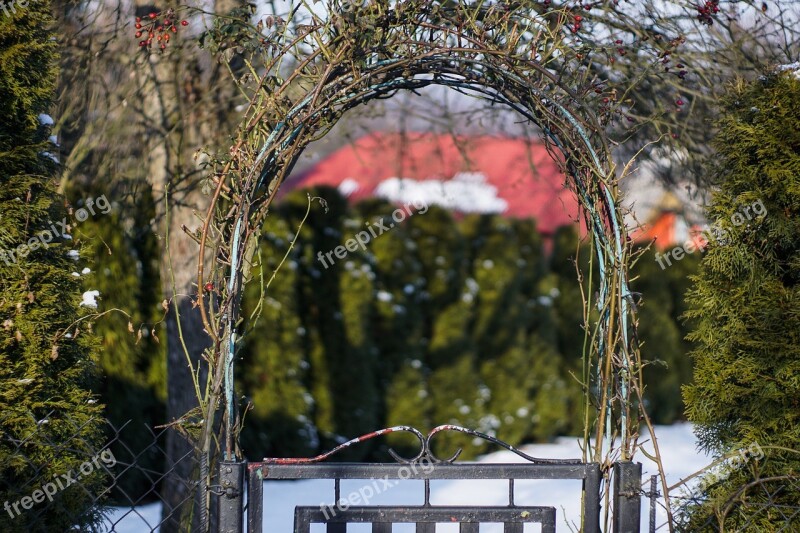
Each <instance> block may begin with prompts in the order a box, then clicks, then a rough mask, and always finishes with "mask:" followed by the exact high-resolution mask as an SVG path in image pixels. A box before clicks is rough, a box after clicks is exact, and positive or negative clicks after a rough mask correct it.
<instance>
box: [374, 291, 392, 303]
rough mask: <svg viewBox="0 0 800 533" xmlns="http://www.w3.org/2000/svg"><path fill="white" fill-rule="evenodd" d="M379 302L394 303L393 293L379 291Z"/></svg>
mask: <svg viewBox="0 0 800 533" xmlns="http://www.w3.org/2000/svg"><path fill="white" fill-rule="evenodd" d="M377 296H378V300H380V301H381V302H391V301H392V293H390V292H386V291H378V294H377Z"/></svg>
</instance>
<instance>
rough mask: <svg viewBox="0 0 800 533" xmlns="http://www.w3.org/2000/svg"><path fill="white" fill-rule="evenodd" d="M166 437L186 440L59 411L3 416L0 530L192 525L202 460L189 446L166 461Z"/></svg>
mask: <svg viewBox="0 0 800 533" xmlns="http://www.w3.org/2000/svg"><path fill="white" fill-rule="evenodd" d="M170 433H173V434H172V435H170ZM169 438H178V439H183V437H181V436H180V435H179V434H177V432H175V431H174V430H173V429H169V428H166V429H153V428H150V427H148V426H146V425H140V424H133V423H131V422H128V423H125V424H123V425H120V426H119V427H116V426H115V425H113V424H112V423H111V422H109V421H108V420H104V419H95V418H88V419H86V420H80V421H79V420H75V419H72V418H70V417H68V416H65V415H63V414H60V413H58V412H56V411H51V412H48V413H47V414H46V415H45V416H38V417H37V416H35V415H34V414H33V413H23V414H20V413H13V414H10V413H4V414H3V415H0V505H2V506H3V508H2V509H0V531H2V532H3V533H16V532H25V533H32V532H40V531H41V532H48V533H50V532H53V531H92V532H94V531H97V532H108V533H110V532H115V533H129V532H136V533H140V532H147V531H151V532H155V531H161V532H166V531H188V530H190V529H191V526H190V524H191V521H192V519H193V516H192V515H193V511H194V510H195V505H194V500H195V498H196V494H197V487H198V481H197V479H198V475H197V472H199V468H198V467H199V462H198V460H197V458H196V456H195V454H194V452H193V450H192V448H191V447H189V446H188V445H186V446H184V447H183V448H185V449H186V453H185V454H182V455H181V456H179V458H178V460H172V461H171V460H170V458H169V457H168V454H167V452H166V446H167V442H168V439H169ZM186 472H192V473H193V474H192V475H191V476H190V477H189V479H188V480H187V476H186V475H185V473H186ZM194 514H196V513H194Z"/></svg>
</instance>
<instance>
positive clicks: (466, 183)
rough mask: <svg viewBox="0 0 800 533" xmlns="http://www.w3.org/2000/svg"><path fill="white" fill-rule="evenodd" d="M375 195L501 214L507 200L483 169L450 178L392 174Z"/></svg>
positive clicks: (506, 205) (391, 199) (409, 201)
mask: <svg viewBox="0 0 800 533" xmlns="http://www.w3.org/2000/svg"><path fill="white" fill-rule="evenodd" d="M375 196H377V197H379V198H385V199H387V200H389V201H390V202H395V203H403V204H406V203H413V204H415V205H417V204H419V203H422V204H423V205H432V204H435V205H439V206H441V207H444V208H445V209H453V210H456V211H460V212H462V213H502V212H503V211H505V210H506V209H507V208H508V202H506V201H505V200H504V199H503V198H500V197H499V196H498V195H497V187H495V186H494V185H492V184H491V183H489V182H488V180H487V177H486V175H485V174H483V173H481V172H459V173H458V174H456V175H455V176H454V177H453V178H452V179H450V180H445V181H442V180H436V179H429V180H423V181H417V180H414V179H411V178H398V177H391V178H387V179H385V180H383V181H382V182H381V183H380V184H379V185H378V187H377V188H376V189H375Z"/></svg>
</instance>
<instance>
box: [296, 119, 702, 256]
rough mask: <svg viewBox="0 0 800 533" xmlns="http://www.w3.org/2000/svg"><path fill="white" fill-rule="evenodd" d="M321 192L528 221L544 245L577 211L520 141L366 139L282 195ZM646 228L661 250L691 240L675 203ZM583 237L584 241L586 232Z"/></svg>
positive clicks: (667, 200)
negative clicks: (320, 189)
mask: <svg viewBox="0 0 800 533" xmlns="http://www.w3.org/2000/svg"><path fill="white" fill-rule="evenodd" d="M319 185H325V186H329V187H335V188H337V189H338V190H339V191H340V192H341V193H342V194H343V195H344V196H346V197H347V198H348V199H350V200H351V201H353V202H356V201H359V200H363V199H366V198H383V199H386V200H388V201H390V202H392V203H394V204H397V205H403V204H406V203H412V202H424V203H425V204H427V205H439V206H441V207H444V208H446V209H448V210H450V211H452V212H454V213H456V214H457V215H458V214H469V213H484V214H492V213H495V214H501V215H503V216H507V217H514V218H533V219H535V220H536V223H537V227H538V229H539V232H540V233H541V234H542V235H543V236H544V237H545V239H546V240H549V238H550V237H551V236H552V235H553V234H554V232H555V230H556V229H558V228H559V227H561V226H574V225H575V224H577V221H578V213H579V206H578V201H577V199H576V198H575V195H574V194H573V192H572V191H571V190H569V189H568V188H567V186H566V183H565V180H564V175H563V174H562V173H561V170H560V169H559V166H558V164H557V162H556V161H554V160H553V158H552V156H551V155H550V153H548V151H547V148H546V147H545V145H544V144H542V143H540V142H538V141H535V140H531V139H525V138H503V137H493V136H458V135H450V134H436V133H415V132H406V133H402V134H401V133H371V134H368V135H365V136H363V137H361V138H359V139H358V140H356V141H355V142H353V143H351V144H349V145H347V146H344V147H343V148H340V149H338V150H336V151H334V152H333V153H331V154H330V155H328V156H327V157H325V158H323V159H321V160H320V161H317V162H316V163H315V164H314V165H312V166H311V167H309V168H306V169H305V170H303V171H302V172H299V173H297V174H295V175H293V176H292V177H291V178H290V179H289V180H288V181H287V182H286V184H285V185H284V186H283V188H282V190H281V193H282V194H285V193H286V192H288V191H291V190H294V189H299V188H308V187H313V186H319ZM650 205H651V206H653V207H654V208H653V209H651V212H652V214H651V215H650V216H648V218H647V224H645V225H643V226H642V227H640V228H637V229H636V230H635V231H634V232H633V237H634V239H635V240H636V241H639V242H650V241H653V240H655V244H656V246H657V247H658V248H659V249H663V248H665V247H667V246H670V245H672V244H674V243H676V242H684V241H685V240H686V238H688V235H689V232H688V229H689V228H688V226H687V224H686V222H685V220H684V218H683V217H682V216H681V215H680V214H679V213H680V207H681V206H680V202H679V201H678V200H677V198H676V197H674V196H669V195H663V198H662V199H661V201H656V202H650ZM580 232H581V234H582V235H585V228H583V227H581V228H580Z"/></svg>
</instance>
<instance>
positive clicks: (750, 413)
mask: <svg viewBox="0 0 800 533" xmlns="http://www.w3.org/2000/svg"><path fill="white" fill-rule="evenodd" d="M722 109H723V114H722V117H721V119H720V121H719V124H718V125H719V135H718V136H717V138H716V142H715V146H716V149H717V152H718V153H717V155H716V158H715V167H714V169H713V170H714V175H715V177H716V179H717V181H718V186H719V189H718V191H717V192H716V194H715V195H714V197H713V200H712V203H711V205H710V208H709V212H708V214H709V218H710V220H712V221H714V224H715V225H716V227H718V228H719V229H720V231H719V232H718V234H719V236H720V238H718V239H714V240H712V242H711V244H710V248H709V251H708V253H707V255H706V256H705V257H704V258H703V261H702V264H701V268H700V273H699V274H698V276H696V277H695V278H694V286H693V288H692V289H691V290H690V292H689V293H688V296H687V300H688V303H689V311H688V312H687V316H688V317H690V318H692V319H694V320H696V327H695V329H694V331H692V333H691V335H690V339H691V340H692V341H694V342H695V343H696V346H697V347H696V349H695V350H694V352H693V357H694V364H695V366H694V382H693V383H692V384H691V385H689V386H686V387H685V389H684V399H685V401H686V405H687V415H688V417H689V419H690V420H691V421H692V422H693V423H694V424H696V426H697V429H696V433H697V436H698V438H699V440H700V444H701V446H702V447H703V448H704V449H706V450H710V451H711V452H713V453H714V454H715V455H717V456H722V455H723V454H728V453H731V452H733V453H734V454H735V455H737V456H738V454H737V453H736V451H737V450H741V449H744V450H748V451H749V452H750V453H746V454H744V455H745V457H744V460H737V461H736V463H735V465H732V466H731V468H728V469H727V472H726V474H725V475H722V476H717V477H716V478H706V480H705V482H704V484H703V485H702V489H703V491H704V494H705V496H707V497H708V499H707V501H706V503H705V504H704V505H700V506H699V507H698V508H696V509H694V512H693V514H692V515H691V519H690V523H689V526H688V528H689V529H690V530H691V531H717V530H719V529H720V527H721V526H723V525H724V529H725V530H726V531H727V530H730V531H734V530H737V531H739V530H747V531H776V530H779V529H780V530H784V531H789V530H792V531H794V530H796V529H797V528H798V527H800V515H798V514H797V513H796V512H795V510H796V506H797V502H799V501H800V479H798V477H799V476H800V379H798V376H800V80H798V79H797V72H796V71H795V72H792V71H789V72H782V73H781V72H779V73H775V74H771V75H768V76H763V77H761V78H760V79H759V80H758V81H755V82H752V83H747V82H744V81H738V82H736V83H735V84H734V85H733V86H732V87H731V89H730V92H729V94H728V96H727V97H726V98H725V99H724V101H723V102H722ZM758 449H760V450H761V451H763V454H764V456H763V457H759V455H761V454H760V453H757V450H758ZM753 450H756V453H753V452H752V451H753ZM770 479H771V480H772V481H770ZM783 506H789V507H783ZM787 510H788V512H787ZM792 513H794V518H792V519H791V521H790V522H787V517H788V516H791V514H792Z"/></svg>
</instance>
